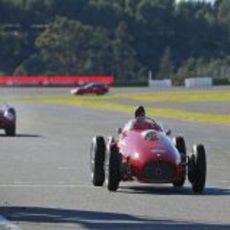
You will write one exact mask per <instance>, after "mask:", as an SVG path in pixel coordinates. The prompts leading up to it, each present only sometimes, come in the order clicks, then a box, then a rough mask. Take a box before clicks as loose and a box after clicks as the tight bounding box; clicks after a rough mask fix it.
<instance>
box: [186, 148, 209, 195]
mask: <svg viewBox="0 0 230 230" xmlns="http://www.w3.org/2000/svg"><path fill="white" fill-rule="evenodd" d="M189 167H190V168H189V171H190V178H189V179H190V182H191V183H192V190H193V192H194V193H202V192H203V190H204V187H205V182H206V167H207V166H206V152H205V148H204V146H203V145H197V146H196V145H195V146H194V147H193V154H192V156H191V158H190V163H189Z"/></svg>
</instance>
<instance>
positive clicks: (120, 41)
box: [113, 22, 137, 80]
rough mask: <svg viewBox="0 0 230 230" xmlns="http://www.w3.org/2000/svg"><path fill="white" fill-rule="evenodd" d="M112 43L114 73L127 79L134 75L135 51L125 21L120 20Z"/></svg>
mask: <svg viewBox="0 0 230 230" xmlns="http://www.w3.org/2000/svg"><path fill="white" fill-rule="evenodd" d="M115 35H116V37H115V40H114V44H113V53H114V74H115V76H116V78H117V79H120V80H127V79H133V78H135V77H136V74H135V68H136V67H137V62H136V55H135V51H134V50H133V48H132V46H131V39H132V38H131V36H130V34H129V32H128V27H127V24H126V23H125V22H121V23H120V24H119V25H118V27H117V29H116V33H115Z"/></svg>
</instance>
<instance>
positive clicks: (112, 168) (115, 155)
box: [107, 143, 121, 191]
mask: <svg viewBox="0 0 230 230" xmlns="http://www.w3.org/2000/svg"><path fill="white" fill-rule="evenodd" d="M120 168H121V154H120V153H119V151H118V148H117V146H116V144H115V143H111V144H110V146H109V151H108V168H107V188H108V190H109V191H116V190H117V189H118V187H119V183H120V180H121V172H120V171H121V170H120Z"/></svg>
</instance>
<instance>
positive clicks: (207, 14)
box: [0, 0, 230, 82]
mask: <svg viewBox="0 0 230 230" xmlns="http://www.w3.org/2000/svg"><path fill="white" fill-rule="evenodd" d="M0 60H1V62H0V74H1V75H40V74H45V75H113V76H114V77H115V79H116V80H118V81H119V80H120V81H126V80H143V79H146V78H147V73H148V71H149V70H151V71H152V73H153V77H154V78H155V79H163V78H172V79H173V80H174V81H175V82H181V81H182V80H183V79H184V78H185V77H191V76H192V77H197V76H201V77H202V76H205V77H207V76H211V77H213V78H218V77H219V78H226V77H227V78H228V77H229V76H230V1H229V0H216V1H215V3H214V4H211V3H208V2H204V1H188V0H187V1H183V0H182V1H180V2H176V1H174V0H109V1H108V0H65V1H63V0H0Z"/></svg>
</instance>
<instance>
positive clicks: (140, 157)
mask: <svg viewBox="0 0 230 230" xmlns="http://www.w3.org/2000/svg"><path fill="white" fill-rule="evenodd" d="M153 127H154V126H153ZM155 127H157V128H155V129H154V128H152V129H149V128H148V127H147V128H143V129H137V128H130V129H127V128H124V129H123V130H122V132H121V133H120V134H119V137H118V140H117V146H118V148H119V151H120V153H121V154H122V164H123V165H126V166H127V165H128V166H129V170H128V171H129V173H131V175H125V176H124V177H125V178H127V177H128V178H129V179H135V180H138V181H140V182H145V183H173V182H174V181H176V180H178V178H180V177H181V173H182V166H181V163H182V161H181V155H180V153H179V152H178V150H177V149H176V147H175V145H174V144H173V142H172V140H171V138H170V137H169V136H167V135H166V133H165V132H164V131H163V130H162V129H161V128H159V126H158V125H157V124H155ZM123 169H124V174H126V173H127V171H126V169H125V167H123Z"/></svg>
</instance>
